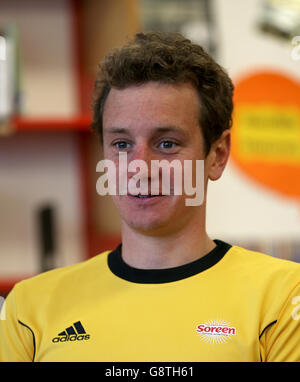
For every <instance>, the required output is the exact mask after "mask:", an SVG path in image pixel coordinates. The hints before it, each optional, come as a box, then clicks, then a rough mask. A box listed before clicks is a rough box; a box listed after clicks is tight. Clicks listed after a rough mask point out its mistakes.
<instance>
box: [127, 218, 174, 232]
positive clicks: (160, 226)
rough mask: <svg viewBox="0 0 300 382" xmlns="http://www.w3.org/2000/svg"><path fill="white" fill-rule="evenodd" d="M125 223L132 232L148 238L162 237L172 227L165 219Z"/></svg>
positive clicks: (137, 220) (132, 220) (130, 220)
mask: <svg viewBox="0 0 300 382" xmlns="http://www.w3.org/2000/svg"><path fill="white" fill-rule="evenodd" d="M124 222H125V224H126V225H127V226H128V228H130V229H131V230H133V231H136V232H139V233H141V234H143V235H146V236H162V235H164V234H165V233H167V232H168V231H169V229H168V227H169V226H170V222H168V221H166V220H163V219H146V218H144V219H143V218H141V219H124Z"/></svg>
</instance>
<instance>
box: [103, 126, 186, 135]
mask: <svg viewBox="0 0 300 382" xmlns="http://www.w3.org/2000/svg"><path fill="white" fill-rule="evenodd" d="M154 130H155V131H154V132H155V133H168V132H176V133H181V134H184V133H185V132H184V131H183V130H182V129H180V128H179V127H177V126H172V125H171V126H159V127H156V128H155V129H154ZM104 132H105V133H108V134H126V135H130V134H131V132H130V131H129V130H128V129H126V128H122V127H112V128H110V129H105V130H104Z"/></svg>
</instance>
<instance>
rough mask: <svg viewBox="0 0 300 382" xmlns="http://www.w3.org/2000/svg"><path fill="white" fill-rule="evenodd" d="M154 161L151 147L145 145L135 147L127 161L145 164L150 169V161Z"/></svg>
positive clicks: (140, 144)
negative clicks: (137, 161) (139, 161)
mask: <svg viewBox="0 0 300 382" xmlns="http://www.w3.org/2000/svg"><path fill="white" fill-rule="evenodd" d="M153 159H155V154H154V153H153V150H152V149H151V147H149V145H148V144H146V143H139V144H137V145H136V147H135V150H134V151H133V153H132V154H131V155H130V158H129V160H130V161H133V160H141V161H143V162H145V164H146V165H147V166H148V167H149V168H151V161H152V160H153Z"/></svg>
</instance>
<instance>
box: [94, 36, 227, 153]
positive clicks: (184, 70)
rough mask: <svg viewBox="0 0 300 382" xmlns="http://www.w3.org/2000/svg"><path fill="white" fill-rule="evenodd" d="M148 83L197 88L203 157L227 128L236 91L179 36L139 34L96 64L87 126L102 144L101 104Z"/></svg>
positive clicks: (212, 63) (221, 71)
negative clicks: (113, 95) (118, 91)
mask: <svg viewBox="0 0 300 382" xmlns="http://www.w3.org/2000/svg"><path fill="white" fill-rule="evenodd" d="M148 81H157V82H160V83H168V84H179V83H191V84H192V85H193V86H194V87H195V88H196V90H197V92H198V94H199V96H200V100H201V109H200V112H199V124H200V126H201V128H202V133H203V137H204V142H205V151H206V154H208V153H209V151H210V148H211V144H212V143H213V142H214V141H216V140H217V139H218V138H219V137H220V136H221V135H222V132H223V131H224V130H226V129H229V128H230V127H231V125H232V111H233V100H232V99H233V90H234V87H233V84H232V81H231V79H230V78H229V76H228V74H227V73H226V71H225V70H224V69H223V68H222V67H221V66H220V65H219V64H217V63H216V62H215V61H214V59H213V58H212V57H211V56H210V55H209V54H208V53H207V52H206V51H205V50H204V49H203V48H202V47H201V46H199V45H196V44H194V43H192V42H191V41H190V40H189V39H187V38H185V37H183V36H182V35H181V34H179V33H163V32H147V33H137V34H136V35H135V38H134V39H133V40H132V41H130V42H129V43H128V44H126V45H125V46H123V47H121V48H117V49H115V50H113V51H111V52H110V53H109V54H108V55H107V56H106V57H105V59H104V61H103V63H102V64H101V65H100V70H99V74H98V77H97V79H96V81H95V98H94V103H93V121H92V125H91V127H92V129H93V130H94V131H96V132H97V133H98V134H99V136H100V139H101V142H102V141H103V137H102V128H103V126H102V123H103V122H102V119H103V111H104V105H105V101H106V99H107V96H108V94H109V91H110V89H111V88H117V89H124V88H126V87H129V86H132V85H139V84H143V83H146V82H148Z"/></svg>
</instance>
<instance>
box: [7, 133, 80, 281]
mask: <svg viewBox="0 0 300 382" xmlns="http://www.w3.org/2000/svg"><path fill="white" fill-rule="evenodd" d="M77 144H78V142H77V140H76V136H75V135H72V134H70V133H63V132H59V133H55V132H31V133H30V132H25V133H18V134H16V135H12V136H10V137H6V138H4V137H2V138H1V139H0V279H1V278H2V277H3V278H4V277H12V278H18V277H19V276H21V277H22V276H23V275H30V274H35V273H37V272H39V271H40V268H39V264H40V260H39V256H40V249H39V237H38V225H37V224H38V220H37V210H38V208H40V207H41V206H43V205H45V204H47V203H50V204H51V205H53V206H54V207H55V211H56V214H55V218H56V219H55V221H56V223H57V225H56V227H55V229H56V232H57V237H56V240H57V251H56V253H55V263H56V265H57V266H63V265H67V264H72V263H74V262H78V261H80V260H82V258H83V255H84V250H83V247H82V236H81V229H82V217H81V195H80V191H81V188H80V183H79V182H80V174H79V173H78V164H79V158H78V154H77Z"/></svg>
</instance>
